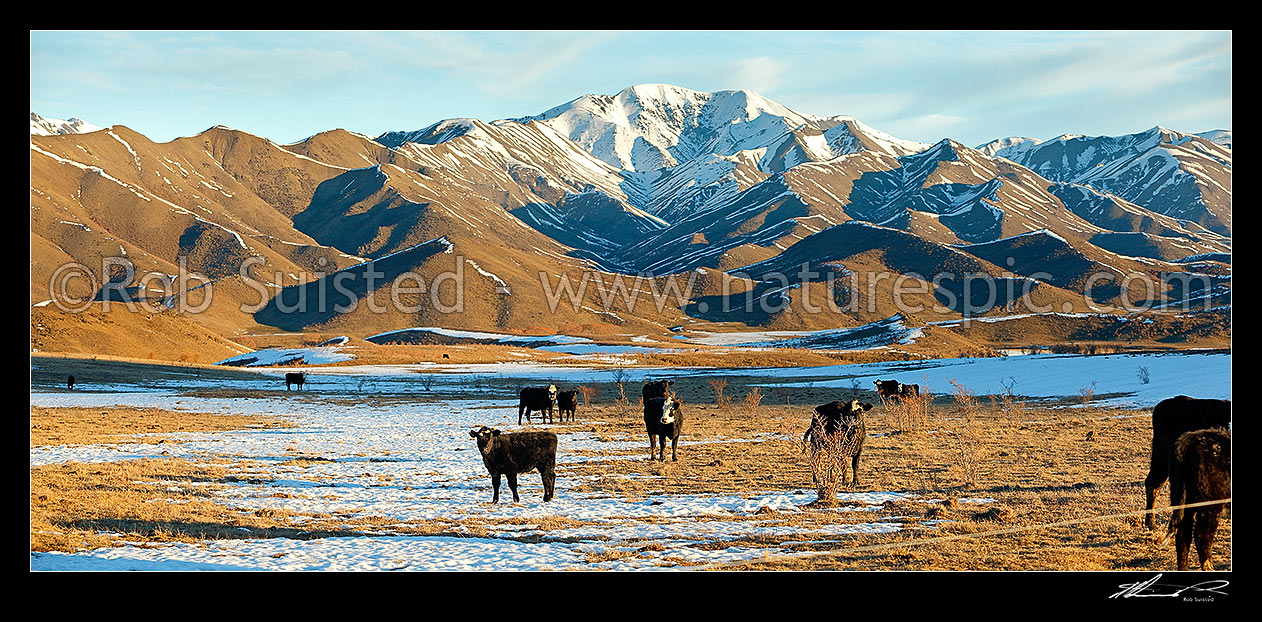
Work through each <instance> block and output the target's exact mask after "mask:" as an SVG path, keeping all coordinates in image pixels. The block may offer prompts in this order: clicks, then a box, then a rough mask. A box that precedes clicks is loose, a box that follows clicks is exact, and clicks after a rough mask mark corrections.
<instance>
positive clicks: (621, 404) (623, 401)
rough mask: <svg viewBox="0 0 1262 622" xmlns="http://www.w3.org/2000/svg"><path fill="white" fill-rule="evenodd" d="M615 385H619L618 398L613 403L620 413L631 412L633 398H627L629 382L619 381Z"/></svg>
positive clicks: (624, 414) (626, 413)
mask: <svg viewBox="0 0 1262 622" xmlns="http://www.w3.org/2000/svg"><path fill="white" fill-rule="evenodd" d="M615 386H617V387H618V399H616V400H614V403H613V405H614V407H615V408H617V409H618V413H619V414H621V415H623V416H626V415H628V414H630V413H631V400H629V399H627V383H625V382H619V383H618V384H617V385H615Z"/></svg>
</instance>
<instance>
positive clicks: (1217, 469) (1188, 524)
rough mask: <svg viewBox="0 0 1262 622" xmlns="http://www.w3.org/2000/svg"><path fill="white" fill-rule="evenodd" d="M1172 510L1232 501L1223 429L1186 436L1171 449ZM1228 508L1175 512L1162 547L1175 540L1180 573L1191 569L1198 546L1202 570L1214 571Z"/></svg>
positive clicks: (1215, 506)
mask: <svg viewBox="0 0 1262 622" xmlns="http://www.w3.org/2000/svg"><path fill="white" fill-rule="evenodd" d="M1169 461H1170V506H1171V507H1176V506H1180V505H1187V504H1193V503H1203V502H1205V501H1219V500H1223V499H1230V498H1231V433H1230V432H1228V431H1227V430H1224V429H1222V428H1214V429H1209V430H1197V431H1195V432H1187V433H1185V434H1183V435H1182V436H1180V437H1179V440H1178V441H1176V442H1175V444H1174V446H1173V447H1171V448H1170V456H1169ZM1224 505H1225V504H1221V503H1216V504H1212V505H1205V506H1201V507H1196V508H1187V509H1176V510H1174V513H1173V514H1171V515H1170V527H1169V529H1168V530H1167V531H1166V535H1165V537H1163V538H1162V539H1161V544H1163V545H1164V544H1165V543H1166V540H1169V539H1170V536H1172V535H1173V536H1174V550H1175V557H1176V558H1177V559H1178V563H1179V570H1187V569H1188V552H1189V549H1190V548H1191V545H1192V542H1193V541H1194V540H1195V542H1196V555H1197V557H1199V558H1200V560H1201V570H1213V568H1214V566H1213V564H1212V563H1211V562H1210V551H1211V549H1212V548H1213V545H1214V533H1215V532H1216V531H1218V516H1219V514H1222V512H1223V508H1224Z"/></svg>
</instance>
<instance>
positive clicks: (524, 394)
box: [517, 384, 557, 425]
mask: <svg viewBox="0 0 1262 622" xmlns="http://www.w3.org/2000/svg"><path fill="white" fill-rule="evenodd" d="M556 399H557V387H556V385H554V384H550V385H548V386H546V387H526V388H524V389H522V390H521V399H520V400H519V401H518V402H517V425H521V417H522V415H523V414H524V415H526V422H527V423H529V422H530V413H531V412H541V413H546V414H544V415H540V417H541V418H542V419H543V422H544V423H549V422H550V421H551V420H552V409H553V408H554V407H555V406H556Z"/></svg>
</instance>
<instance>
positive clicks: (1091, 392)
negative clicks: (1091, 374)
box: [1078, 380, 1096, 406]
mask: <svg viewBox="0 0 1262 622" xmlns="http://www.w3.org/2000/svg"><path fill="white" fill-rule="evenodd" d="M1095 385H1096V381H1094V380H1092V381H1091V384H1089V385H1087V386H1085V387H1082V388H1081V389H1078V399H1079V400H1080V401H1081V402H1082V405H1083V406H1086V405H1088V404H1090V403H1091V398H1092V397H1094V396H1095Z"/></svg>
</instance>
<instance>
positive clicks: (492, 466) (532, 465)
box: [469, 426, 557, 503]
mask: <svg viewBox="0 0 1262 622" xmlns="http://www.w3.org/2000/svg"><path fill="white" fill-rule="evenodd" d="M469 436H470V437H472V438H474V439H476V440H477V441H478V451H479V452H481V454H482V464H484V465H486V470H487V472H489V473H490V474H491V486H492V487H493V488H494V489H495V498H494V499H493V500H492V501H491V502H492V503H499V502H500V475H507V476H508V489H509V490H511V491H513V501H514V502H517V501H520V500H521V498H520V497H518V496H517V474H518V473H529V472H530V471H533V470H535V469H538V470H539V475H541V476H543V500H544V501H551V500H552V493H553V491H554V489H555V487H556V479H557V476H556V464H557V435H556V434H554V433H552V432H545V431H529V432H514V433H512V434H503V433H501V432H500V431H499V430H496V429H493V428H488V427H486V426H482V427H481V428H478V429H476V430H469Z"/></svg>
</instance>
